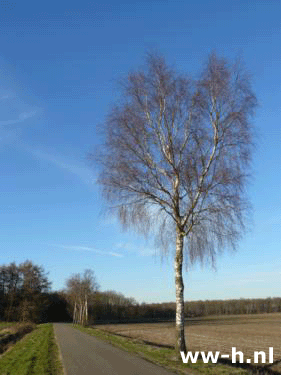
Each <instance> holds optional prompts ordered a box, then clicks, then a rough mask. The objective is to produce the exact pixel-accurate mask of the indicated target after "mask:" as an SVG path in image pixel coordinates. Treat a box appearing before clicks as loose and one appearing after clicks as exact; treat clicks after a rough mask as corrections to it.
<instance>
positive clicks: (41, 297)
mask: <svg viewBox="0 0 281 375" xmlns="http://www.w3.org/2000/svg"><path fill="white" fill-rule="evenodd" d="M19 273H20V276H21V285H20V306H19V311H20V320H22V321H29V320H30V321H39V320H40V317H41V312H42V310H44V307H45V304H46V303H47V299H46V297H45V294H46V293H47V292H49V290H50V286H51V283H50V282H49V280H48V277H47V274H46V273H45V271H44V269H43V267H40V266H37V265H35V264H33V263H32V262H31V261H29V260H27V261H26V262H24V263H22V264H20V265H19Z"/></svg>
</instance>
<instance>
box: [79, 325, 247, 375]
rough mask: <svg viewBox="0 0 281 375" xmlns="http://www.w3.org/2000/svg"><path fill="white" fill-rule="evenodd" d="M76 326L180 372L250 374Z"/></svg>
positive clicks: (215, 374)
mask: <svg viewBox="0 0 281 375" xmlns="http://www.w3.org/2000/svg"><path fill="white" fill-rule="evenodd" d="M74 328H76V329H79V330H80V331H82V332H85V333H88V334H90V335H92V336H95V337H96V338H99V339H101V340H104V341H106V342H108V343H110V344H112V345H114V346H116V347H118V348H121V349H123V350H126V351H127V352H131V353H135V354H138V355H140V356H141V357H143V358H145V359H146V360H148V361H150V362H153V363H156V364H158V365H160V366H163V367H165V368H167V369H169V370H172V371H175V372H177V373H178V374H190V375H191V374H192V375H248V374H249V372H248V371H247V370H244V369H241V368H235V367H232V366H228V365H224V364H219V363H217V364H213V363H203V361H202V360H198V361H197V363H187V364H184V363H182V361H181V360H176V359H175V351H174V350H173V349H169V348H160V347H158V346H155V345H148V344H145V343H143V342H141V341H139V340H136V339H129V338H125V337H121V336H118V335H114V334H111V333H108V332H105V331H102V330H100V329H98V328H87V327H82V326H80V325H75V326H74Z"/></svg>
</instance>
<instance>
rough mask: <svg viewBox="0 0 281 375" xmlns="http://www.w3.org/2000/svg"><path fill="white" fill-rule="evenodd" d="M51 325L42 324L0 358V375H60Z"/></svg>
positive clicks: (57, 354) (61, 369) (57, 352)
mask: <svg viewBox="0 0 281 375" xmlns="http://www.w3.org/2000/svg"><path fill="white" fill-rule="evenodd" d="M62 374H63V367H62V364H61V362H60V360H59V350H58V347H57V344H56V341H55V336H54V329H53V325H52V324H42V325H39V326H37V328H36V329H35V330H34V331H32V332H31V333H29V334H27V335H26V336H25V337H24V338H23V339H22V340H20V341H19V342H17V343H16V344H15V345H14V347H13V348H12V349H11V350H9V351H8V352H6V353H4V354H3V355H2V356H1V358H0V375H62Z"/></svg>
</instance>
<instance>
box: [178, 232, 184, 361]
mask: <svg viewBox="0 0 281 375" xmlns="http://www.w3.org/2000/svg"><path fill="white" fill-rule="evenodd" d="M183 241H184V237H183V234H182V233H181V231H180V229H177V239H176V256H175V282H176V346H175V349H176V354H177V355H178V356H180V352H181V351H183V352H184V353H186V344H185V337H184V285H183V278H182V264H183Z"/></svg>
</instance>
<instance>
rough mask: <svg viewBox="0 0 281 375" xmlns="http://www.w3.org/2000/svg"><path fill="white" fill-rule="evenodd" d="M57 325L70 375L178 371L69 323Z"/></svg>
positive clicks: (141, 374) (167, 374) (169, 374)
mask: <svg viewBox="0 0 281 375" xmlns="http://www.w3.org/2000/svg"><path fill="white" fill-rule="evenodd" d="M54 329H55V335H56V338H57V341H58V344H59V347H60V351H61V355H62V360H63V365H64V368H65V371H66V374H67V375H92V374H94V375H104V374H107V375H175V373H173V372H169V371H167V370H165V369H163V368H161V367H159V366H157V365H154V364H152V363H150V362H147V361H146V360H144V359H142V358H139V357H137V356H134V355H132V354H130V353H127V352H125V351H123V350H121V349H118V348H115V347H114V346H112V345H110V344H107V343H105V342H103V341H101V340H98V339H96V338H95V337H93V336H90V335H88V334H86V333H83V332H81V331H78V330H77V329H74V328H72V327H71V326H69V325H66V324H63V323H56V324H54Z"/></svg>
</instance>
